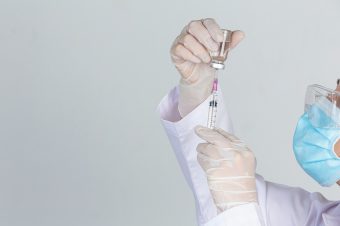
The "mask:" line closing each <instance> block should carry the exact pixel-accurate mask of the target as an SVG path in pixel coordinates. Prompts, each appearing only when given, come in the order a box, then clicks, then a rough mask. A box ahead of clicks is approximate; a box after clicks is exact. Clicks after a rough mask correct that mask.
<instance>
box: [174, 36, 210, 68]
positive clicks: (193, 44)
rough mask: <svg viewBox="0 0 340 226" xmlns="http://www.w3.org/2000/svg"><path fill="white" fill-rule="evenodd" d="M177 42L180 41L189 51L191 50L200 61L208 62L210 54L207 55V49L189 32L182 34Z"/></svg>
mask: <svg viewBox="0 0 340 226" xmlns="http://www.w3.org/2000/svg"><path fill="white" fill-rule="evenodd" d="M178 42H179V43H181V44H182V45H183V46H184V47H185V48H187V49H188V50H189V51H190V52H192V53H193V55H195V56H196V57H198V58H199V59H200V60H201V61H202V62H204V63H209V62H210V55H209V53H208V51H207V50H206V49H205V48H204V46H203V45H202V44H201V43H199V42H198V41H197V40H196V39H195V38H194V37H193V36H192V35H191V34H185V35H183V36H182V37H181V38H180V39H179V40H178Z"/></svg>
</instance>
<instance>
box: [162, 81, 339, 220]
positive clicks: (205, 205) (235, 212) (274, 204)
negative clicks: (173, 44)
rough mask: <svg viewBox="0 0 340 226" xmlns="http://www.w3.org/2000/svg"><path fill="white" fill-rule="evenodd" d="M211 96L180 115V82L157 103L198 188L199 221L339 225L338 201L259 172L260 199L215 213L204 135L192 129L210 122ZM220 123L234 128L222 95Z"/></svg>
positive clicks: (191, 182)
mask: <svg viewBox="0 0 340 226" xmlns="http://www.w3.org/2000/svg"><path fill="white" fill-rule="evenodd" d="M208 101H209V98H208V99H207V100H206V101H205V102H204V103H202V104H201V105H199V106H198V107H197V108H196V109H194V110H193V111H192V112H191V113H189V114H188V115H187V116H186V117H184V118H183V119H181V117H180V115H179V112H178V88H177V87H176V88H174V89H173V90H171V91H170V93H169V94H168V95H167V96H165V97H164V98H163V100H162V101H161V103H160V104H159V107H158V110H159V114H160V117H161V122H162V124H163V126H164V129H165V131H166V133H167V135H168V138H169V140H170V143H171V145H172V148H173V150H174V152H175V155H176V158H177V160H178V163H179V165H180V167H181V170H182V172H183V174H184V176H185V179H186V181H187V183H188V184H189V186H190V188H191V190H192V192H193V194H194V197H195V202H196V212H197V221H198V224H199V225H200V226H229V225H232V226H241V225H242V226H245V225H247V226H258V225H262V226H263V225H266V226H323V225H324V226H340V201H328V200H326V199H325V198H324V197H323V196H322V195H321V194H319V193H309V192H307V191H305V190H303V189H301V188H294V187H288V186H285V185H279V184H275V183H271V182H267V181H265V180H264V179H263V178H262V177H261V176H259V175H257V177H256V179H257V180H256V186H257V191H258V200H259V204H256V203H250V204H246V205H241V206H237V207H233V208H231V209H229V210H227V211H225V212H223V213H220V214H217V210H216V207H215V205H214V202H213V199H212V197H211V194H210V191H209V188H208V184H207V181H206V177H205V174H204V172H203V170H202V169H201V167H200V165H199V164H198V162H197V154H196V146H197V144H198V143H201V142H202V140H201V139H200V138H198V137H197V136H196V135H195V133H194V127H195V126H196V125H206V123H207V121H206V120H207V113H208ZM216 125H217V127H219V128H222V129H224V130H226V131H228V132H232V131H233V130H232V125H231V121H230V119H229V116H228V113H227V111H226V108H225V105H224V103H223V97H222V95H221V96H220V97H219V109H218V114H217V123H216ZM339 197H340V191H339Z"/></svg>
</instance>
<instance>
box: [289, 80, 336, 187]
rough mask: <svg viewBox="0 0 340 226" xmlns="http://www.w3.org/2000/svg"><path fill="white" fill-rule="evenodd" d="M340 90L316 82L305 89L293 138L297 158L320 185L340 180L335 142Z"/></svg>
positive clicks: (331, 183) (328, 184)
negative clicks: (301, 108)
mask: <svg viewBox="0 0 340 226" xmlns="http://www.w3.org/2000/svg"><path fill="white" fill-rule="evenodd" d="M338 101H339V103H340V93H338V92H336V91H332V90H330V89H327V88H325V87H322V86H319V85H311V86H309V87H308V89H307V93H306V100H305V113H304V114H303V115H302V116H301V118H300V119H299V121H298V123H297V126H296V129H295V133H294V139H293V149H294V153H295V157H296V160H297V161H298V163H299V164H300V166H301V167H302V168H303V169H304V171H305V172H306V173H307V174H309V175H310V176H311V177H312V178H314V179H315V180H316V181H317V182H318V183H319V184H320V185H322V186H331V185H333V184H334V183H336V182H337V181H338V180H340V158H339V157H338V156H337V155H336V153H335V152H334V145H335V143H336V142H337V141H338V140H339V138H340V109H339V108H338V105H339V103H338Z"/></svg>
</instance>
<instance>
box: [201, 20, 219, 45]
mask: <svg viewBox="0 0 340 226" xmlns="http://www.w3.org/2000/svg"><path fill="white" fill-rule="evenodd" d="M202 23H203V25H204V26H205V27H206V29H207V30H208V32H209V34H210V36H211V37H212V38H213V40H214V41H215V42H222V41H223V32H222V30H221V28H220V26H219V25H218V24H217V23H216V21H215V20H214V19H212V18H207V19H204V20H202Z"/></svg>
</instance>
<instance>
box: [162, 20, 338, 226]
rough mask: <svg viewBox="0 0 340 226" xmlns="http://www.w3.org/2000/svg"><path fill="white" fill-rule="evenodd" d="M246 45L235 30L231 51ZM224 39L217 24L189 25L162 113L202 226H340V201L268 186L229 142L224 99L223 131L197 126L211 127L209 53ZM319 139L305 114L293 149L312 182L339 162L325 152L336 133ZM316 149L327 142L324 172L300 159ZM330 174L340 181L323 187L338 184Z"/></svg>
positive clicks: (176, 46)
mask: <svg viewBox="0 0 340 226" xmlns="http://www.w3.org/2000/svg"><path fill="white" fill-rule="evenodd" d="M243 38H244V33H243V32H242V31H234V32H233V33H232V37H231V45H230V48H231V49H232V48H235V47H236V46H237V44H238V43H239V42H240V41H241V40H242V39H243ZM221 40H222V37H221V32H220V27H219V25H218V24H217V23H216V22H215V20H214V19H211V18H207V19H202V20H195V21H191V22H190V23H189V24H188V25H187V26H185V27H184V29H183V30H182V32H181V33H180V35H179V36H178V37H177V38H176V39H175V41H174V43H173V45H172V47H171V50H170V53H171V58H172V61H173V63H174V65H175V67H176V68H177V70H178V71H179V73H180V75H181V78H180V82H179V85H178V86H176V87H175V88H173V89H172V90H171V91H170V92H169V93H168V94H167V95H166V96H165V97H164V98H163V99H162V100H161V102H160V104H159V106H158V111H159V114H160V117H161V122H162V124H163V127H164V129H165V131H166V134H167V136H168V138H169V140H170V143H171V146H172V148H173V150H174V153H175V155H176V158H177V160H178V163H179V165H180V167H181V170H182V172H183V174H184V177H185V179H186V181H187V183H188V185H189V187H190V189H191V190H192V192H193V195H194V198H195V204H196V213H197V214H196V215H197V221H198V224H199V225H201V226H226V225H233V226H239V225H248V226H257V225H262V226H264V225H267V226H270V225H272V226H322V225H325V226H336V225H337V226H339V225H340V201H329V200H326V199H325V198H324V197H323V196H322V195H321V194H320V193H309V192H307V191H305V190H303V189H301V188H297V187H289V186H285V185H280V184H275V183H272V182H268V181H265V180H264V178H263V177H262V176H260V175H257V174H255V165H256V163H255V162H256V161H255V157H254V154H253V152H252V151H251V149H250V148H249V147H248V146H247V145H246V144H245V143H244V142H242V141H241V140H240V139H239V138H237V137H235V136H234V135H232V134H233V127H232V123H231V120H230V119H229V116H228V112H227V110H226V108H225V105H224V100H223V95H219V109H218V115H217V118H216V126H217V127H218V129H215V130H211V129H208V128H206V127H203V126H198V125H205V124H206V123H207V121H206V120H207V117H208V103H209V99H210V92H211V84H212V81H213V77H214V69H212V68H211V67H210V66H209V62H210V57H209V51H215V50H216V49H217V48H218V42H220V41H221ZM339 88H340V87H339ZM326 98H329V97H327V96H326ZM336 132H339V131H337V130H334V131H332V134H333V135H334V134H335V133H336ZM315 133H316V132H315V130H314V127H312V126H310V123H308V121H306V117H305V115H304V116H303V117H301V119H300V120H299V123H298V126H297V129H296V132H295V135H294V150H296V151H295V154H296V156H297V159H298V161H299V163H300V164H301V165H303V166H304V167H305V168H304V169H306V170H310V171H309V172H307V171H306V172H307V173H309V174H310V175H312V176H314V175H313V173H315V171H317V169H320V168H316V167H326V168H325V169H323V170H322V172H325V171H327V169H328V168H329V166H330V165H329V162H327V161H328V160H329V161H331V163H332V164H333V165H336V164H338V163H339V162H336V158H339V157H338V156H336V155H335V154H336V153H335V152H332V151H328V149H329V148H330V144H331V143H330V140H326V137H327V135H328V134H331V133H329V132H328V131H327V129H325V130H323V131H321V132H318V133H317V134H318V136H317V135H315ZM306 134H307V135H306ZM337 134H339V135H340V133H337ZM333 135H332V138H331V139H332V141H334V137H335V136H333ZM315 139H316V140H315ZM318 139H319V141H320V142H319V141H317V140H318ZM305 141H307V142H305ZM318 142H319V143H318ZM327 142H328V143H327ZM313 143H316V144H315V145H314V147H316V148H312V149H313V151H314V152H315V151H317V148H320V147H319V146H320V145H321V144H325V143H327V145H323V147H322V148H323V150H325V151H327V153H328V159H326V160H325V161H324V163H323V164H322V165H317V166H315V165H314V166H313V158H308V155H304V156H302V155H301V150H304V149H305V148H310V147H311V146H313ZM319 144H320V145H319ZM321 146H322V145H321ZM331 153H333V155H332V154H331ZM330 155H332V156H331V157H332V159H331V158H330V157H329V156H330ZM300 157H301V158H300ZM313 157H314V160H316V159H318V158H324V157H325V156H318V155H317V154H314V155H313ZM327 164H328V166H327ZM327 167H328V168H327ZM331 172H332V173H337V174H338V175H333V177H332V178H331V179H329V178H328V177H327V179H328V180H327V181H326V184H329V183H332V182H334V181H336V180H335V178H336V177H338V180H339V179H340V173H339V168H336V170H331ZM317 174H318V175H317V176H319V173H317ZM327 176H328V174H327Z"/></svg>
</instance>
